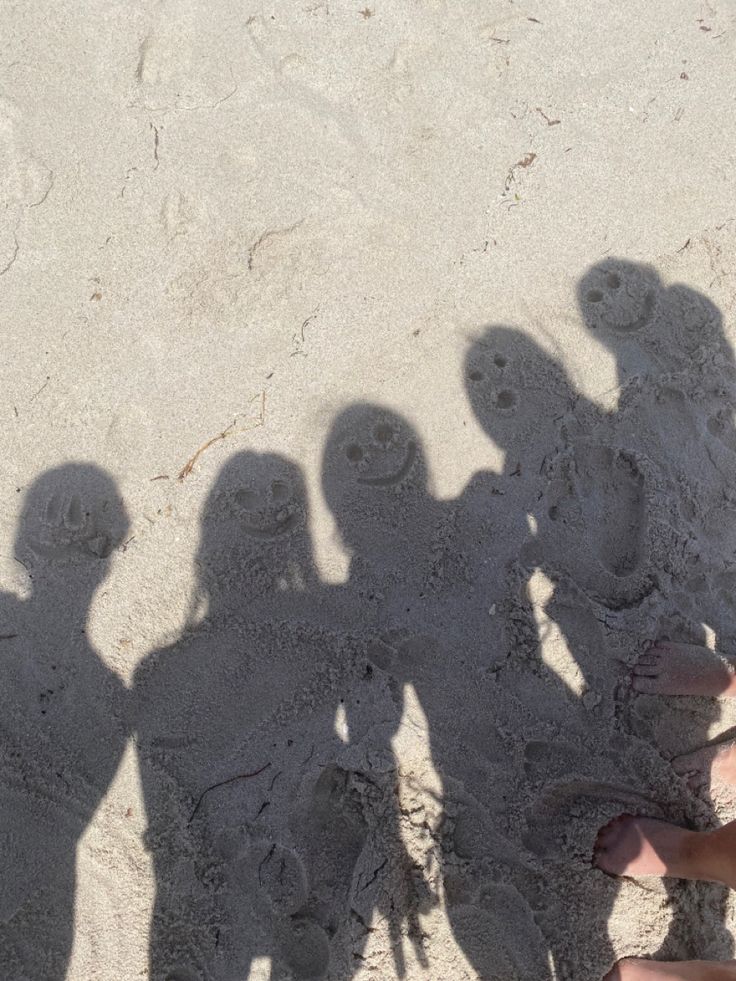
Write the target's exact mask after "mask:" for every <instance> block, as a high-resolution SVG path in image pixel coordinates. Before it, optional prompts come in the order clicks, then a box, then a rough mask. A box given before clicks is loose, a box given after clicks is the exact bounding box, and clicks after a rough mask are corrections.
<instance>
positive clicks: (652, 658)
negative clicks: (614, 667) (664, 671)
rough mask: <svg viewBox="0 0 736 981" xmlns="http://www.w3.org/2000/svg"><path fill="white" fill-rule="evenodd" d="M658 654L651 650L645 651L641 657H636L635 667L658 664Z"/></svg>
mask: <svg viewBox="0 0 736 981" xmlns="http://www.w3.org/2000/svg"><path fill="white" fill-rule="evenodd" d="M659 659H660V656H659V654H657V653H655V652H653V651H647V652H646V654H642V655H641V657H639V658H637V660H636V666H637V667H646V666H647V665H653V664H659Z"/></svg>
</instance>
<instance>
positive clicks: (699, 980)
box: [603, 957, 736, 981]
mask: <svg viewBox="0 0 736 981" xmlns="http://www.w3.org/2000/svg"><path fill="white" fill-rule="evenodd" d="M734 978H736V961H648V960H643V959H642V958H640V957H627V958H625V960H622V961H619V962H618V964H616V965H615V967H614V968H613V970H612V971H609V973H608V974H607V975H606V976H605V978H604V979H603V981H655V979H658V981H733V979H734Z"/></svg>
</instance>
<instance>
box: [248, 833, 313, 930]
mask: <svg viewBox="0 0 736 981" xmlns="http://www.w3.org/2000/svg"><path fill="white" fill-rule="evenodd" d="M244 865H245V868H244V872H245V875H246V878H247V879H248V880H249V883H248V884H250V882H251V881H253V880H254V881H253V888H254V889H256V890H257V892H258V895H259V896H261V897H263V898H264V899H265V900H266V902H267V904H268V906H269V907H270V908H271V909H272V910H273V912H274V913H277V914H278V915H280V916H292V915H293V914H295V913H297V912H298V911H299V910H300V909H301V908H302V907H303V906H304V904H305V903H306V901H307V897H308V895H309V886H308V883H307V873H306V871H305V869H304V865H303V864H302V861H301V859H300V858H299V856H298V855H297V854H296V852H294V851H293V850H292V849H290V848H284V846H283V845H277V844H271V845H268V844H266V843H262V844H260V845H258V846H256V847H254V848H252V849H250V851H249V852H248V854H247V855H246V856H245V859H244Z"/></svg>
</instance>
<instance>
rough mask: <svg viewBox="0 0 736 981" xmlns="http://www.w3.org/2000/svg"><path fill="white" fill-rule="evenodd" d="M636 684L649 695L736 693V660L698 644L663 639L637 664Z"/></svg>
mask: <svg viewBox="0 0 736 981" xmlns="http://www.w3.org/2000/svg"><path fill="white" fill-rule="evenodd" d="M633 684H634V688H635V690H636V691H640V692H645V693H646V694H648V695H728V696H731V697H736V660H735V659H734V658H730V657H725V656H724V655H723V654H718V653H716V652H715V651H711V650H708V648H707V647H699V646H698V645H697V644H675V643H672V642H671V641H669V640H660V641H657V642H656V643H655V644H654V645H653V646H652V647H650V648H649V650H647V651H646V652H645V653H644V654H642V655H641V657H640V658H639V660H638V661H637V662H636V664H635V665H634V674H633Z"/></svg>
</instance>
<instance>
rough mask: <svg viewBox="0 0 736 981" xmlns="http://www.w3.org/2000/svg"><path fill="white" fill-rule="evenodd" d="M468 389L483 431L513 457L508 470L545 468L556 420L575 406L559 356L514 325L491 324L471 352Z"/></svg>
mask: <svg viewBox="0 0 736 981" xmlns="http://www.w3.org/2000/svg"><path fill="white" fill-rule="evenodd" d="M464 375H465V377H464V384H465V390H466V392H467V394H468V399H469V400H470V404H471V405H472V407H473V411H474V413H475V415H476V418H477V420H478V422H479V423H480V425H481V426H482V428H483V430H484V431H485V432H486V434H487V435H488V436H490V437H491V439H492V440H493V441H494V443H496V444H497V445H498V446H499V448H500V449H502V450H504V451H505V452H506V455H507V460H506V469H507V470H508V472H509V473H512V472H515V469H516V467H517V465H519V464H522V463H523V462H524V461H526V462H527V463H529V464H530V465H534V466H539V463H538V462H537V461H536V459H535V460H532V457H533V456H534V457H538V458H539V460H541V459H542V457H543V456H544V454H545V453H547V452H549V451H550V450H551V448H552V443H553V440H554V430H555V424H554V420H555V419H558V418H560V417H561V416H562V415H563V414H564V413H565V412H566V411H567V409H568V408H569V404H570V399H571V394H572V393H571V389H570V386H569V384H568V383H567V379H566V378H565V375H564V372H563V371H562V369H561V368H560V366H559V364H557V362H556V360H555V359H554V358H553V357H552V356H550V355H549V354H548V353H547V352H546V351H544V350H543V349H542V348H541V347H540V346H539V345H538V344H537V343H536V341H534V340H533V339H532V338H531V337H529V336H527V335H526V334H524V333H523V332H522V331H520V330H516V329H514V328H511V327H504V326H500V325H499V326H494V327H489V328H488V329H487V330H486V332H485V333H484V334H483V335H482V337H479V338H478V340H477V341H476V342H475V343H474V344H473V345H472V347H471V348H470V350H469V351H468V355H467V358H466V360H465V371H464Z"/></svg>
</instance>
